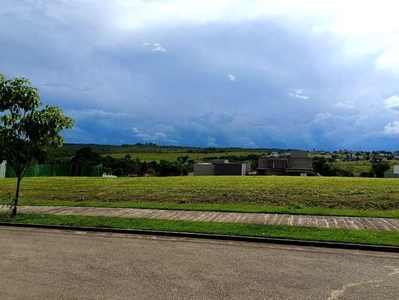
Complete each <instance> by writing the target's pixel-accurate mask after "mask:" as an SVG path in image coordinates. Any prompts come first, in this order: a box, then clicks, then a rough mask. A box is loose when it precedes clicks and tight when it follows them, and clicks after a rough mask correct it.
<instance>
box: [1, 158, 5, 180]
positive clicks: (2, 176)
mask: <svg viewBox="0 0 399 300" xmlns="http://www.w3.org/2000/svg"><path fill="white" fill-rule="evenodd" d="M5 177H6V161H3V162H2V163H1V164H0V178H5Z"/></svg>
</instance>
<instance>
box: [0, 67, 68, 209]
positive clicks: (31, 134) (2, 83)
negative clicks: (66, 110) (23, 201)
mask: <svg viewBox="0 0 399 300" xmlns="http://www.w3.org/2000/svg"><path fill="white" fill-rule="evenodd" d="M72 126H73V120H72V119H71V118H69V117H66V116H64V115H63V114H62V109H61V108H59V107H56V106H50V105H47V106H45V107H44V108H42V101H41V99H40V96H39V93H38V90H37V88H35V87H32V86H31V84H30V81H29V80H28V79H26V78H23V77H21V78H12V79H6V77H5V76H4V75H2V74H0V161H1V160H6V161H7V163H8V164H9V165H10V166H11V167H12V168H13V169H14V171H15V173H16V175H17V188H16V194H15V200H14V204H13V212H12V214H11V215H12V216H15V215H16V212H17V206H18V199H19V187H20V182H21V180H22V178H23V176H24V174H25V171H26V169H27V167H28V166H29V164H30V163H31V162H32V160H33V159H34V158H37V159H38V160H39V159H40V158H41V156H43V151H45V150H46V149H47V147H57V146H58V147H60V146H62V144H63V141H64V138H63V137H62V136H61V135H60V133H61V131H62V130H64V129H70V128H72Z"/></svg>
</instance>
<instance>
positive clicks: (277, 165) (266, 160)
mask: <svg viewBox="0 0 399 300" xmlns="http://www.w3.org/2000/svg"><path fill="white" fill-rule="evenodd" d="M286 167H287V159H285V158H275V157H259V158H258V168H260V169H267V168H271V169H285V168H286Z"/></svg>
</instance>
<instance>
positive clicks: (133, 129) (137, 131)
mask: <svg viewBox="0 0 399 300" xmlns="http://www.w3.org/2000/svg"><path fill="white" fill-rule="evenodd" d="M132 132H133V133H134V134H141V133H143V132H142V131H141V130H139V129H137V127H133V128H132Z"/></svg>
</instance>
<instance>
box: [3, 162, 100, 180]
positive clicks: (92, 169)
mask: <svg viewBox="0 0 399 300" xmlns="http://www.w3.org/2000/svg"><path fill="white" fill-rule="evenodd" d="M5 166H6V167H5V177H6V178H8V177H17V176H16V174H15V172H14V170H13V169H12V168H11V166H9V165H5ZM0 175H1V174H0ZM102 175H103V166H102V165H101V164H100V165H97V166H85V165H31V166H29V167H28V169H27V170H26V173H25V176H24V177H52V176H88V177H99V176H102ZM0 177H1V176H0Z"/></svg>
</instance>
